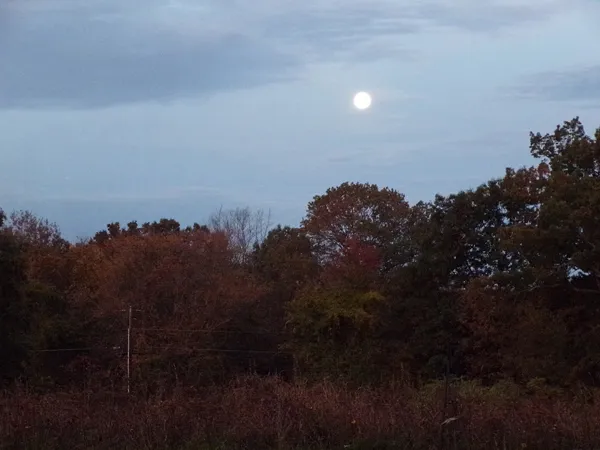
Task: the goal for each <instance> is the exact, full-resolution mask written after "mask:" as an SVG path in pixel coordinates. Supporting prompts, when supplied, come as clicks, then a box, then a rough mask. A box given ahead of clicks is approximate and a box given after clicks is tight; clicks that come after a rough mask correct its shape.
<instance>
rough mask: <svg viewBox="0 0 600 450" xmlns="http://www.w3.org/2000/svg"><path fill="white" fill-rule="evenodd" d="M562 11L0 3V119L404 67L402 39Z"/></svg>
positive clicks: (190, 2) (468, 1)
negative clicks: (310, 75) (347, 68)
mask: <svg viewBox="0 0 600 450" xmlns="http://www.w3.org/2000/svg"><path fill="white" fill-rule="evenodd" d="M574 1H575V2H577V3H579V2H582V1H584V0H574ZM562 3H563V2H558V0H531V1H529V2H525V1H524V0H496V1H491V3H489V4H488V3H487V2H486V5H485V7H484V6H483V5H482V4H481V1H480V0H462V1H461V0H453V1H450V0H423V1H419V2H410V3H406V2H398V1H397V0H343V1H342V0H305V1H302V2H299V1H297V0H293V1H292V0H261V1H259V2H248V1H246V0H243V1H242V0H208V1H206V2H197V1H195V0H146V1H144V3H143V6H142V5H141V3H139V2H136V1H133V0H103V1H100V0H86V1H81V0H4V3H3V4H2V5H0V25H2V26H3V25H4V24H8V25H7V26H3V27H2V28H3V29H2V32H1V33H0V58H2V61H3V63H2V64H1V65H0V108H4V109H6V108H43V107H52V108H56V107H66V108H97V107H106V106H112V105H116V104H123V103H132V102H144V101H169V100H172V99H177V98H182V97H195V96H202V95H208V94H212V93H215V92H219V91H223V90H232V89H243V88H252V87H256V86H261V85H265V84H269V83H274V82H281V81H287V80H290V79H296V78H298V77H301V76H302V74H303V72H302V69H303V67H304V66H305V65H306V64H311V63H315V62H322V61H327V62H331V61H348V60H360V61H373V60H378V59H381V58H392V57H393V58H404V59H406V60H407V59H413V58H414V57H415V54H414V51H413V50H412V49H411V48H409V47H408V46H407V44H406V43H404V41H403V39H402V36H406V35H411V34H416V33H420V32H422V31H424V30H426V29H427V28H428V27H432V26H455V27H459V28H462V29H467V30H470V31H480V32H483V31H486V32H487V31H490V30H494V29H498V28H499V27H505V26H509V25H513V24H517V23H521V22H523V21H527V20H533V19H536V18H541V17H545V15H547V14H550V13H553V12H556V11H557V8H558V6H557V5H558V4H562Z"/></svg>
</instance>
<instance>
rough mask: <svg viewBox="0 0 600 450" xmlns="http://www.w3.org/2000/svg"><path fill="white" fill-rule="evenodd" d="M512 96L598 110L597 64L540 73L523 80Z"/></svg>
mask: <svg viewBox="0 0 600 450" xmlns="http://www.w3.org/2000/svg"><path fill="white" fill-rule="evenodd" d="M512 93H513V94H515V95H516V96H518V97H520V98H523V99H533V100H544V101H557V102H571V103H576V104H578V105H580V106H589V107H598V104H599V102H600V64H599V65H593V66H587V67H580V68H576V69H571V70H565V71H553V72H544V73H539V74H536V75H534V76H530V77H527V78H526V79H524V80H523V83H522V84H520V85H518V86H517V87H516V88H514V89H513V90H512Z"/></svg>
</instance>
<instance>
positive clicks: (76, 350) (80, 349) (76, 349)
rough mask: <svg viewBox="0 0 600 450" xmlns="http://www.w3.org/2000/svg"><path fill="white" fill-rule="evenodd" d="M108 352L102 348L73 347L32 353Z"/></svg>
mask: <svg viewBox="0 0 600 450" xmlns="http://www.w3.org/2000/svg"><path fill="white" fill-rule="evenodd" d="M99 349H102V350H110V349H108V348H103V347H73V348H48V349H44V350H33V353H52V352H78V351H86V350H99Z"/></svg>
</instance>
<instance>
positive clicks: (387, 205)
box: [302, 183, 412, 269]
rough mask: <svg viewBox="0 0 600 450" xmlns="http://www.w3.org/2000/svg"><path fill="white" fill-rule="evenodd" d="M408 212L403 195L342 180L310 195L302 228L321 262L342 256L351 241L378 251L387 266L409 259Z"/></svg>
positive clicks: (383, 263) (390, 190) (369, 185)
mask: <svg viewBox="0 0 600 450" xmlns="http://www.w3.org/2000/svg"><path fill="white" fill-rule="evenodd" d="M409 212H410V208H409V206H408V203H407V202H406V200H405V199H404V195H403V194H400V193H398V192H396V191H394V190H392V189H389V188H383V189H379V187H378V186H377V185H375V184H362V183H343V184H341V185H340V186H337V187H334V188H329V189H328V190H327V192H326V193H325V194H324V195H317V196H315V197H314V198H313V200H312V201H311V202H310V203H309V204H308V207H307V213H306V217H305V218H304V220H303V221H302V228H303V230H304V231H305V232H306V233H307V236H308V237H309V239H310V240H311V243H312V245H313V249H314V251H315V254H316V255H317V258H318V260H319V262H320V263H321V264H327V263H329V262H331V261H332V260H334V259H336V258H337V257H339V256H340V255H342V254H343V253H344V251H345V249H346V248H347V246H348V245H353V244H351V243H354V244H356V243H360V244H361V245H363V246H372V247H373V248H374V249H376V250H377V251H379V252H380V253H381V255H382V268H384V269H389V268H390V267H391V266H392V265H398V264H403V263H404V262H406V261H408V260H410V259H411V256H410V253H411V251H412V248H411V247H410V242H409V241H408V235H407V231H408V215H409ZM399 254H401V255H402V257H400V258H398V255H399ZM392 255H393V257H392Z"/></svg>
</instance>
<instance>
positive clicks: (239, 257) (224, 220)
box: [208, 207, 271, 264]
mask: <svg viewBox="0 0 600 450" xmlns="http://www.w3.org/2000/svg"><path fill="white" fill-rule="evenodd" d="M208 223H209V229H210V230H211V231H220V232H223V233H225V235H226V236H227V237H228V239H229V242H230V246H231V249H232V250H233V253H234V258H235V260H236V261H237V262H238V263H241V264H246V263H248V262H249V260H250V255H251V253H252V250H253V248H254V245H255V244H257V243H260V242H262V241H263V240H264V239H265V238H266V237H267V234H268V232H269V229H270V228H271V213H270V212H268V213H265V212H264V211H262V210H257V211H254V212H253V211H252V210H251V209H250V208H248V207H246V208H235V209H230V210H223V209H222V208H221V209H219V211H217V212H216V213H214V214H213V215H211V217H210V218H209V221H208Z"/></svg>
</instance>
